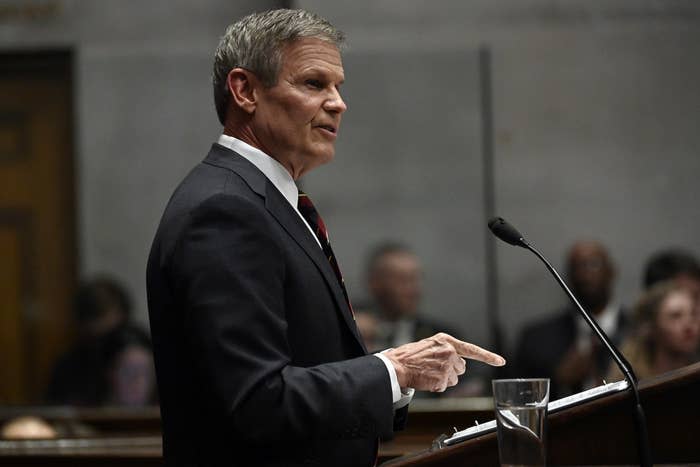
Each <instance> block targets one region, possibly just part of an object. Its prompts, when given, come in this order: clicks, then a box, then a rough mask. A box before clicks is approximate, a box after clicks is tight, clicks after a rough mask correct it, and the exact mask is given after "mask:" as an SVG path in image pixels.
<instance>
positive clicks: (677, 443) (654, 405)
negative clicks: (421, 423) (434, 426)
mask: <svg viewBox="0 0 700 467" xmlns="http://www.w3.org/2000/svg"><path fill="white" fill-rule="evenodd" d="M639 391H640V397H641V400H642V406H643V407H644V411H645V413H646V417H647V425H648V430H649V440H650V443H651V451H652V456H653V460H654V463H655V464H656V463H664V464H673V463H689V462H699V461H700V428H698V426H697V425H696V422H698V421H699V420H700V363H696V364H694V365H691V366H688V367H685V368H681V369H679V370H676V371H673V372H670V373H666V374H664V375H661V376H659V377H656V378H650V379H648V380H644V381H642V382H640V384H639ZM632 411H633V399H632V394H631V393H630V392H629V390H627V391H624V392H619V393H615V394H611V395H607V396H604V397H601V398H599V399H595V400H592V401H588V402H583V403H581V404H580V405H576V406H573V407H569V408H567V409H564V410H562V411H560V412H557V413H554V414H551V415H549V416H548V421H547V423H548V438H547V463H548V464H550V465H585V464H587V465H595V464H607V465H611V464H612V465H614V464H627V465H632V464H639V461H638V456H637V446H636V435H635V426H634V416H633V412H632ZM409 424H410V420H409ZM446 428H447V427H446ZM382 465H383V466H387V467H389V466H391V467H409V466H410V467H414V466H430V467H448V466H449V467H452V466H457V465H498V441H497V438H496V433H495V432H492V433H487V434H483V435H481V436H479V437H476V438H473V439H470V440H467V441H464V442H463V443H460V444H456V445H453V446H450V447H445V448H442V449H432V448H428V447H426V449H425V450H424V451H420V452H418V453H415V454H411V455H407V456H403V457H400V458H397V459H394V460H391V461H389V462H386V463H384V464H382Z"/></svg>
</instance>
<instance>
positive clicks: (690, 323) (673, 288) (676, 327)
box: [608, 281, 700, 380]
mask: <svg viewBox="0 0 700 467" xmlns="http://www.w3.org/2000/svg"><path fill="white" fill-rule="evenodd" d="M635 320H636V329H635V332H634V333H633V334H632V336H630V337H629V338H628V339H627V340H626V341H625V342H624V343H623V345H622V353H623V354H624V355H625V357H626V358H627V359H628V360H629V362H630V364H631V365H632V367H633V368H634V372H635V373H636V375H637V377H638V378H639V379H644V378H649V377H651V376H655V375H659V374H661V373H665V372H667V371H671V370H675V369H677V368H681V367H684V366H686V365H689V364H691V363H693V362H695V361H697V360H698V351H699V350H700V306H698V303H696V301H695V299H694V297H693V294H692V293H691V292H690V291H689V290H688V289H687V288H685V287H683V286H682V285H681V284H678V283H677V282H674V281H667V282H662V283H659V284H657V285H655V286H653V287H652V288H651V289H649V290H648V291H646V292H645V293H644V295H642V298H641V299H640V300H639V302H638V303H637V306H636V307H635ZM608 377H609V379H610V380H618V379H622V374H621V373H620V371H619V370H618V369H617V367H616V366H612V367H611V369H610V371H609V374H608Z"/></svg>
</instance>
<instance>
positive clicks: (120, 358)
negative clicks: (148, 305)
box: [100, 325, 157, 407]
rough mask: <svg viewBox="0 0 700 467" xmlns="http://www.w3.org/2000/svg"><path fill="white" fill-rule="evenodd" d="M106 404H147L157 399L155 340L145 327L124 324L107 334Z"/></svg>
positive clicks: (139, 405) (135, 405)
mask: <svg viewBox="0 0 700 467" xmlns="http://www.w3.org/2000/svg"><path fill="white" fill-rule="evenodd" d="M103 355H104V362H105V372H104V378H105V380H106V385H105V392H104V394H103V395H102V396H101V397H100V399H101V403H102V404H103V405H110V406H123V407H145V406H148V405H153V404H155V403H156V402H157V398H156V379H155V368H154V366H153V351H152V348H151V341H150V339H149V337H148V335H147V334H146V332H144V331H143V330H142V329H140V328H137V327H135V326H131V325H124V326H121V327H119V328H117V329H115V330H114V331H112V332H111V333H110V334H109V335H107V336H106V337H105V344H104V354H103Z"/></svg>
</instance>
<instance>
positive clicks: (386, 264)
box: [370, 252, 422, 319]
mask: <svg viewBox="0 0 700 467" xmlns="http://www.w3.org/2000/svg"><path fill="white" fill-rule="evenodd" d="M421 282H422V272H421V268H420V265H419V264H418V260H417V259H416V257H415V256H413V254H411V253H406V252H396V253H388V254H386V255H384V256H383V257H382V258H380V259H379V260H378V262H377V266H376V268H375V272H374V273H373V277H372V278H371V282H370V288H371V290H372V294H373V295H374V297H375V299H376V300H377V302H378V303H379V305H380V306H381V307H382V311H383V312H384V313H385V314H387V315H388V316H387V317H388V318H390V319H398V318H410V317H411V316H413V315H415V314H416V312H417V311H418V306H419V304H420V299H421V289H422V284H421Z"/></svg>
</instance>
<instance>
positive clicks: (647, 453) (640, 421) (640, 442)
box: [519, 237, 652, 467]
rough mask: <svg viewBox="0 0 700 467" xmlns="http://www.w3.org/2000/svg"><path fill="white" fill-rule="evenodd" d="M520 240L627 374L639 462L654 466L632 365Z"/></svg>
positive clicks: (562, 282)
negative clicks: (633, 408)
mask: <svg viewBox="0 0 700 467" xmlns="http://www.w3.org/2000/svg"><path fill="white" fill-rule="evenodd" d="M519 241H520V242H519V243H520V245H519V246H522V247H523V248H525V249H527V250H530V251H531V252H532V253H534V254H535V256H537V257H538V258H539V259H540V260H541V261H542V262H543V263H544V265H545V266H547V269H549V272H551V273H552V275H553V276H554V277H555V279H556V280H557V282H558V283H559V285H560V286H561V288H562V289H563V290H564V292H565V293H566V295H568V297H569V299H571V301H572V302H573V304H574V305H576V308H577V309H578V311H579V312H580V314H581V316H583V319H585V320H586V323H588V326H590V327H591V329H592V330H593V332H595V334H596V335H597V336H598V339H600V341H601V342H602V343H603V345H604V346H605V347H606V348H607V349H608V352H610V354H611V355H612V357H613V360H615V363H616V364H617V366H618V368H620V371H622V374H624V375H625V379H626V380H627V382H628V383H629V385H630V388H632V394H633V395H634V403H635V412H634V415H635V417H634V421H635V426H636V429H637V430H636V431H637V450H638V453H639V463H640V465H641V466H643V467H652V461H651V450H650V448H649V435H648V433H647V422H646V416H645V415H644V409H643V408H642V402H641V400H640V398H639V390H638V389H637V376H636V375H635V374H634V372H633V371H632V366H631V365H630V364H629V362H628V361H627V359H625V357H624V356H623V355H622V354H621V353H620V352H619V351H618V350H617V348H616V347H615V346H614V345H613V344H612V342H610V339H608V336H606V335H605V333H604V332H603V330H602V329H600V326H598V323H596V322H595V320H594V319H593V318H591V316H590V315H589V314H588V313H587V312H586V310H584V309H583V307H582V306H581V304H580V303H579V301H578V300H577V299H576V297H575V296H574V294H573V293H572V292H571V290H569V287H568V286H567V285H566V283H565V282H564V280H563V279H562V278H561V276H559V273H558V272H557V271H556V269H554V268H553V267H552V265H551V264H549V261H547V259H546V258H545V257H544V256H542V254H541V253H540V252H539V251H537V250H536V249H535V248H534V247H533V246H532V245H530V244H529V243H528V242H527V241H526V240H525V239H524V238H522V237H520V239H519Z"/></svg>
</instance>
